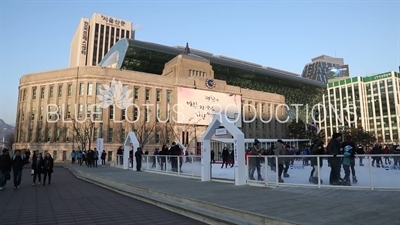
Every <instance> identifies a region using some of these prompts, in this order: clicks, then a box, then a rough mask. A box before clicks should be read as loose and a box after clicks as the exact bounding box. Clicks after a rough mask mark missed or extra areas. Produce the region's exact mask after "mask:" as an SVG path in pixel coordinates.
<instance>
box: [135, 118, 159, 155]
mask: <svg viewBox="0 0 400 225" xmlns="http://www.w3.org/2000/svg"><path fill="white" fill-rule="evenodd" d="M128 125H129V128H130V131H133V132H135V134H136V137H137V139H138V141H139V145H140V147H142V148H143V147H144V146H145V145H146V144H147V143H148V142H149V141H150V140H151V139H152V138H153V137H154V135H155V131H156V123H155V122H148V121H146V120H139V121H137V122H136V123H128Z"/></svg>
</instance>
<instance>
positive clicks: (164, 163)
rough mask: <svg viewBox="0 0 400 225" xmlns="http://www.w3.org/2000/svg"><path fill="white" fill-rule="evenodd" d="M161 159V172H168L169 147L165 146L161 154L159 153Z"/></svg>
mask: <svg viewBox="0 0 400 225" xmlns="http://www.w3.org/2000/svg"><path fill="white" fill-rule="evenodd" d="M159 155H160V157H161V159H160V162H161V170H166V169H167V168H166V167H167V156H168V147H167V145H163V146H162V148H161V152H160V153H159Z"/></svg>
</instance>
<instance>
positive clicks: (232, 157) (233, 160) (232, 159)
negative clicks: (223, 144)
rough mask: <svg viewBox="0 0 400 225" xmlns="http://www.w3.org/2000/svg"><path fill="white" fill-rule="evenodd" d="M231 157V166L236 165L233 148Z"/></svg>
mask: <svg viewBox="0 0 400 225" xmlns="http://www.w3.org/2000/svg"><path fill="white" fill-rule="evenodd" d="M230 158H231V163H232V164H231V168H232V167H233V166H234V165H235V150H234V149H233V150H232V151H231V155H230Z"/></svg>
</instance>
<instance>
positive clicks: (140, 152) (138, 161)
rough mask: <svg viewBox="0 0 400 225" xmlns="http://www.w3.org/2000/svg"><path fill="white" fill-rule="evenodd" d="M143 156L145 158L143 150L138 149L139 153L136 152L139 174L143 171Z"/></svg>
mask: <svg viewBox="0 0 400 225" xmlns="http://www.w3.org/2000/svg"><path fill="white" fill-rule="evenodd" d="M142 156H143V151H142V148H138V149H137V151H136V152H135V159H136V171H138V172H140V171H142Z"/></svg>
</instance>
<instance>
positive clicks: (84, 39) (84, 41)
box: [81, 21, 89, 55]
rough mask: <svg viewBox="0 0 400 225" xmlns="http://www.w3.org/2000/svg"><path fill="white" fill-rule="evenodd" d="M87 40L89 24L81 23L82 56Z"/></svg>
mask: <svg viewBox="0 0 400 225" xmlns="http://www.w3.org/2000/svg"><path fill="white" fill-rule="evenodd" d="M88 39H89V22H88V21H85V22H83V34H82V46H81V53H82V55H86V52H87V43H88Z"/></svg>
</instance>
